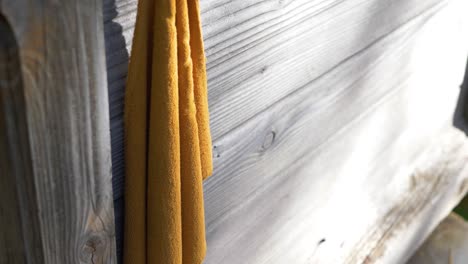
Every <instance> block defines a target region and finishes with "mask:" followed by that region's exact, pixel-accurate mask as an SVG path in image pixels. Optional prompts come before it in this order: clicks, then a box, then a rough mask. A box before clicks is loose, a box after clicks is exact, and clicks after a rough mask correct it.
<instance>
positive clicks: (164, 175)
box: [124, 0, 212, 264]
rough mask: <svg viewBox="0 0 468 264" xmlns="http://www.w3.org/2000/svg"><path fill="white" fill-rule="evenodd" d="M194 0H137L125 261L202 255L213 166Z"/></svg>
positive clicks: (136, 263) (128, 110)
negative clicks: (205, 197) (206, 189)
mask: <svg viewBox="0 0 468 264" xmlns="http://www.w3.org/2000/svg"><path fill="white" fill-rule="evenodd" d="M199 15H200V14H199V7H198V2H197V1H190V0H140V1H139V4H138V14H137V21H136V26H135V34H134V39H133V46H132V52H131V57H130V65H129V72H128V78H127V87H126V95H125V120H124V122H125V125H124V126H125V161H126V178H125V230H124V263H126V264H143V263H164V264H166V263H167V264H198V263H202V261H203V258H204V256H205V252H206V243H205V223H204V208H203V186H202V182H203V179H205V178H206V177H208V176H209V175H210V174H211V172H212V161H211V137H210V132H209V115H208V98H207V87H206V69H205V56H204V51H203V39H202V34H201V25H200V18H199Z"/></svg>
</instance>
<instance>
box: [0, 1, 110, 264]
mask: <svg viewBox="0 0 468 264" xmlns="http://www.w3.org/2000/svg"><path fill="white" fill-rule="evenodd" d="M0 14H1V15H2V16H4V17H5V20H6V21H4V20H1V21H0V24H1V25H0V27H1V28H2V30H1V32H0V33H1V38H0V42H1V44H0V45H1V48H0V49H1V50H0V54H1V55H0V56H1V57H0V63H1V64H0V65H1V66H0V71H1V72H0V78H1V79H0V85H1V86H0V109H2V112H0V130H2V131H1V132H0V151H1V152H2V154H1V155H0V166H1V168H0V173H1V180H0V183H1V185H2V186H1V187H0V189H1V190H6V189H8V191H7V192H3V191H2V192H0V198H1V199H0V200H1V201H2V203H1V216H2V220H1V221H0V222H1V223H2V225H1V226H0V228H1V231H0V235H1V237H0V241H2V242H0V244H1V243H6V244H8V245H7V246H6V247H4V246H1V247H0V262H1V263H12V264H16V263H47V264H49V263H50V264H54V263H115V262H116V258H115V256H116V255H115V242H114V240H115V237H114V215H113V202H112V186H111V176H112V175H111V156H110V136H109V112H108V94H107V83H106V68H105V60H104V59H105V54H104V33H103V24H102V2H101V1H99V0H85V1H29V0H17V1H3V0H2V1H0ZM7 24H9V25H10V26H11V27H10V26H8V25H7ZM4 28H11V31H12V34H10V37H9V38H6V36H8V35H5V30H4ZM6 41H9V43H8V44H7V45H6V44H5V42H6ZM12 43H13V44H12ZM12 47H15V48H12ZM5 50H6V52H5ZM5 54H6V55H5ZM15 54H16V55H15ZM5 56H6V58H5ZM5 200H6V201H5ZM8 201H10V202H11V204H10V205H7V204H5V203H4V202H8ZM4 214H7V217H6V218H3V215H4ZM5 220H6V221H7V222H8V223H9V224H10V225H11V224H13V226H10V225H8V226H7V225H3V224H4V223H5V222H4V221H5ZM10 228H11V230H10ZM14 229H16V230H14ZM12 233H14V234H16V236H17V237H16V238H15V239H16V242H15V241H12V240H11V234H12ZM19 240H21V241H23V244H22V245H19V243H18V241H19ZM5 241H6V242H5ZM10 242H14V243H16V245H12V244H9V243H10ZM11 248H13V249H14V250H11ZM5 256H6V260H5ZM4 260H5V261H6V262H5V261H4Z"/></svg>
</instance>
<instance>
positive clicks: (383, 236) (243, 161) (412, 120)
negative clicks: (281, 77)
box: [205, 1, 468, 263]
mask: <svg viewBox="0 0 468 264" xmlns="http://www.w3.org/2000/svg"><path fill="white" fill-rule="evenodd" d="M460 6H463V2H462V1H452V2H451V3H450V4H449V7H447V8H443V9H438V8H435V9H433V10H432V11H429V12H426V13H422V14H421V15H420V16H419V17H418V18H417V19H414V20H412V21H411V22H409V23H408V24H407V25H405V26H404V27H402V28H401V29H399V30H397V31H395V32H393V33H392V34H390V35H389V36H387V37H386V38H384V39H382V40H380V41H378V42H376V43H375V44H374V45H372V46H370V47H368V48H367V49H366V50H364V51H363V52H361V53H359V54H357V55H356V56H354V57H352V58H350V59H349V60H348V61H346V62H344V63H342V64H340V65H339V66H338V67H336V68H335V69H333V70H332V71H330V72H329V73H327V74H326V75H325V76H323V77H322V78H319V79H317V80H316V81H314V82H311V83H310V84H309V85H308V86H306V87H304V88H302V89H301V90H299V91H297V92H295V93H293V94H291V95H290V96H289V97H287V98H286V99H284V100H282V101H280V102H279V103H277V104H275V105H273V107H271V108H268V109H267V111H264V112H262V113H261V114H259V115H257V116H255V117H254V118H252V119H251V120H249V121H248V122H246V123H245V124H243V125H241V126H239V127H238V128H237V129H235V130H233V131H232V132H230V133H228V134H226V135H225V136H223V137H221V138H220V139H218V140H216V141H215V152H214V155H215V157H216V158H215V173H214V175H213V177H212V178H209V179H208V180H207V181H206V183H205V210H206V211H205V213H206V221H207V238H208V249H209V250H208V257H207V261H206V263H236V261H237V260H239V259H242V260H243V261H245V263H362V262H363V261H364V260H366V259H368V260H366V261H367V262H366V263H373V262H379V263H381V262H382V263H399V262H398V261H399V260H398V259H397V258H398V257H402V256H405V255H404V254H402V253H405V254H406V255H408V254H410V252H409V251H405V250H410V249H411V248H412V247H409V246H408V245H407V244H405V245H407V246H408V248H407V249H404V248H400V247H396V246H394V245H393V244H392V246H388V248H392V247H394V248H398V250H399V251H398V250H396V249H395V250H388V249H387V251H385V247H386V243H387V242H388V243H391V241H392V240H391V239H390V238H388V237H387V236H388V235H387V233H388V232H390V233H392V234H393V233H398V235H395V236H396V237H398V239H400V240H402V241H405V243H406V242H407V241H408V240H412V239H418V237H424V234H426V235H427V234H428V233H429V232H430V228H428V229H426V227H421V226H418V222H413V221H412V219H411V218H412V217H414V219H417V218H418V217H419V215H420V214H424V215H427V214H429V213H430V212H431V210H432V211H433V212H434V215H432V216H431V217H432V218H431V219H437V218H438V217H439V218H440V217H442V215H443V213H446V212H445V211H447V210H450V207H451V206H453V205H454V204H455V203H456V200H457V199H459V198H460V197H461V196H462V195H463V192H461V193H458V192H451V191H449V190H452V188H455V187H454V186H453V185H456V186H457V187H458V186H460V184H461V183H460V182H459V181H461V179H460V178H462V176H460V175H459V174H458V173H453V174H451V176H450V177H453V178H450V179H448V181H450V182H451V181H453V182H452V183H449V184H447V185H445V184H444V187H443V188H442V187H440V188H441V189H437V195H439V196H441V197H446V199H447V200H450V201H451V202H450V203H447V201H446V200H438V199H437V198H436V197H437V196H436V191H433V190H432V189H423V190H422V191H421V196H422V197H425V198H424V199H423V198H421V197H419V194H418V195H415V196H418V197H416V198H414V200H411V199H413V198H411V197H412V195H414V193H413V192H412V191H411V190H408V189H407V188H405V187H404V186H407V185H410V183H411V180H410V179H411V168H413V167H414V164H415V162H416V160H417V158H418V157H419V156H420V154H421V153H422V152H423V151H424V149H425V148H426V146H427V145H428V144H429V142H431V141H432V138H433V137H435V136H436V135H437V134H438V133H439V131H440V130H441V129H442V130H443V129H445V128H444V127H446V126H447V125H448V124H449V123H450V122H451V119H452V115H453V111H454V108H455V102H456V99H457V96H458V92H459V89H458V85H459V83H460V81H461V80H462V76H463V70H464V62H465V58H466V55H467V47H468V42H467V39H466V37H461V36H466V33H464V32H467V29H468V28H467V21H465V20H464V19H463V14H460V12H459V11H457V8H460ZM460 9H462V8H460ZM448 29H450V30H448ZM454 43H456V44H454ZM447 47H450V50H449V49H447ZM447 50H449V51H447ZM446 67H450V71H448V70H444V69H445V68H446ZM421 95H424V97H423V98H424V100H422V99H421ZM435 105H437V108H434V106H435ZM428 116H429V117H428ZM405 170H409V171H405ZM463 177H465V176H463ZM455 182H457V184H455ZM436 183H437V182H435V183H434V184H436ZM452 184H453V185H452ZM421 186H424V185H423V184H422V183H421ZM428 186H431V185H428ZM436 186H438V185H436ZM408 188H409V187H408ZM421 188H422V187H421ZM437 188H439V187H437ZM439 192H440V193H439ZM446 192H447V193H446ZM451 193H453V194H451ZM335 194H336V195H335ZM431 195H434V201H437V202H434V204H432V206H427V207H426V205H424V206H423V205H422V204H423V203H424V201H425V199H432V198H430V197H431ZM398 197H408V199H409V200H408V201H410V200H411V201H412V202H411V203H409V204H408V205H407V207H406V206H400V205H404V204H405V203H406V202H407V201H406V200H404V201H400V200H399V199H398ZM447 197H448V198H447ZM410 198H411V199H410ZM444 199H445V198H444ZM413 202H414V203H413ZM439 202H440V203H439ZM394 208H398V209H394ZM395 210H396V213H395ZM423 211H424V213H422V212H423ZM392 212H393V213H392ZM428 212H429V213H428ZM389 214H390V215H392V217H389V219H390V220H388V221H387V222H385V219H386V218H382V219H381V218H380V217H382V216H385V217H387V216H388V215H389ZM364 215H365V217H364ZM343 217H345V218H346V219H347V221H349V223H348V222H345V223H343ZM428 217H429V216H428ZM415 221H416V220H415ZM431 221H432V220H431ZM434 221H435V220H434ZM420 223H422V222H419V224H420ZM421 225H422V224H421ZM434 225H435V223H434ZM401 226H404V227H401ZM407 226H411V228H421V234H418V235H420V236H412V235H413V234H412V233H411V231H408V230H412V229H409V227H408V229H405V228H406V227H407ZM428 226H430V225H428ZM405 230H406V231H408V233H405V232H406V231H405ZM323 239H325V240H326V241H327V242H326V244H324V245H321V244H322V243H320V241H322V240H323ZM421 239H422V238H421ZM318 244H320V245H321V246H315V245H318ZM316 248H317V249H316ZM378 249H380V251H381V253H382V255H384V256H380V255H379V254H378V253H377V252H378ZM390 251H393V252H394V253H395V252H398V253H399V254H397V253H395V254H393V255H392V254H389V253H388V252H390ZM384 252H386V253H387V254H383V253H384ZM367 255H369V258H367ZM392 257H394V259H392ZM370 259H373V260H370ZM377 259H379V260H377ZM400 260H401V259H400Z"/></svg>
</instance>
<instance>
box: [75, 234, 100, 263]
mask: <svg viewBox="0 0 468 264" xmlns="http://www.w3.org/2000/svg"><path fill="white" fill-rule="evenodd" d="M105 248H106V242H105V241H104V239H103V238H102V235H101V234H89V235H88V236H86V237H85V239H84V242H83V243H82V246H81V250H80V260H81V261H82V262H84V263H94V260H95V259H96V258H97V257H98V256H101V255H103V252H104V250H105Z"/></svg>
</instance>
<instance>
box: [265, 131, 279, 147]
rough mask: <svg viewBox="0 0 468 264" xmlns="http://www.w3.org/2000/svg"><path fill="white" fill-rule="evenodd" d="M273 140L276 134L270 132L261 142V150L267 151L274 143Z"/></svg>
mask: <svg viewBox="0 0 468 264" xmlns="http://www.w3.org/2000/svg"><path fill="white" fill-rule="evenodd" d="M275 138H276V132H275V131H273V130H272V131H270V132H269V133H268V134H267V135H266V136H265V139H264V140H263V144H262V149H263V150H264V151H265V150H267V149H269V148H270V147H271V146H272V145H273V143H274V141H275Z"/></svg>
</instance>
